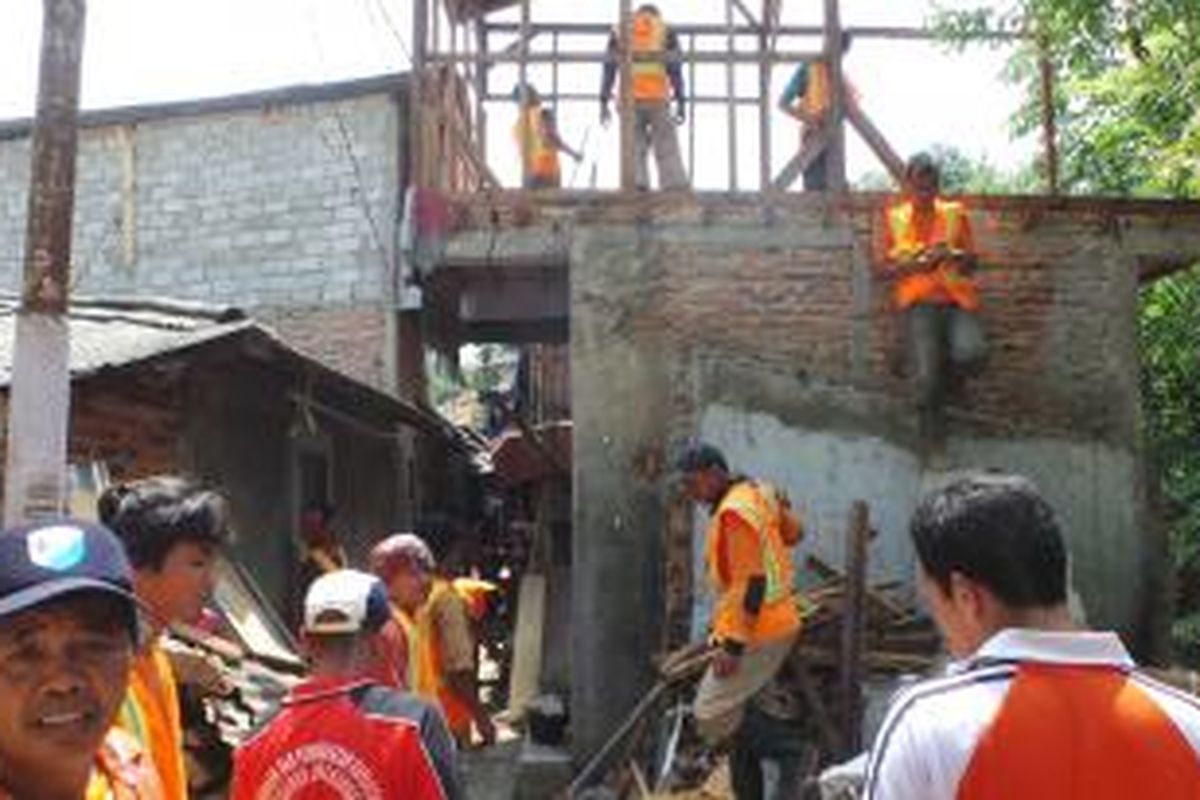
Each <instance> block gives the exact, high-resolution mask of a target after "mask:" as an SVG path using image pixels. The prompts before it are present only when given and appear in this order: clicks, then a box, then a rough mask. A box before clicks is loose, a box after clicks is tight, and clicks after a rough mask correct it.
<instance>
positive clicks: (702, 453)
mask: <svg viewBox="0 0 1200 800" xmlns="http://www.w3.org/2000/svg"><path fill="white" fill-rule="evenodd" d="M710 467H719V468H720V469H721V470H722V471H723V472H729V462H727V461H726V460H725V454H724V453H722V452H721V451H720V450H718V449H717V448H715V447H713V446H712V445H711V444H705V443H704V442H693V443H692V444H690V445H688V446H687V447H686V448H684V451H683V452H682V453H680V455H679V458H677V459H675V469H676V470H678V471H679V472H684V473H687V472H700V471H701V470H705V469H709V468H710Z"/></svg>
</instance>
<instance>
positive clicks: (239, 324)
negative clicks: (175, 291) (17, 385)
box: [0, 297, 257, 386]
mask: <svg viewBox="0 0 1200 800" xmlns="http://www.w3.org/2000/svg"><path fill="white" fill-rule="evenodd" d="M16 308H17V302H16V300H15V299H14V298H12V297H7V298H0V386H7V385H8V383H9V381H10V380H12V362H13V346H14V339H15V334H16V318H17V315H16ZM69 320H70V342H71V377H72V378H81V377H85V376H87V375H92V374H94V373H96V372H99V371H100V370H103V369H105V368H109V367H120V366H125V365H127V364H132V363H134V362H137V361H142V360H145V359H148V358H153V357H154V356H158V355H161V354H163V353H168V352H171V351H174V350H182V349H186V348H188V347H193V346H195V345H197V344H200V343H202V342H206V341H211V340H213V339H220V338H223V337H225V336H230V335H232V334H234V333H236V332H238V331H242V330H246V329H247V328H254V327H257V326H256V325H255V323H254V322H253V321H252V320H248V319H246V318H245V315H243V314H241V312H238V311H236V310H235V309H229V308H217V307H204V306H197V305H194V304H182V303H180V304H173V303H169V302H165V301H146V302H144V303H141V302H138V301H112V302H111V303H110V302H106V301H103V300H94V301H89V300H81V301H78V303H77V304H74V305H72V307H71V310H70V315H69Z"/></svg>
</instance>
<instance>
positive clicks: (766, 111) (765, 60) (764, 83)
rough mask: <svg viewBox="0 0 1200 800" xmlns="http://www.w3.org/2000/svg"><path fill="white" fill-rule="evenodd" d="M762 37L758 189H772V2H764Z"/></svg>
mask: <svg viewBox="0 0 1200 800" xmlns="http://www.w3.org/2000/svg"><path fill="white" fill-rule="evenodd" d="M762 18H763V24H762V35H761V36H760V37H759V39H758V52H759V55H760V56H761V60H760V61H759V63H758V188H759V191H767V190H768V189H770V188H771V122H772V120H771V51H772V50H773V49H774V48H775V39H774V37H773V36H772V35H771V34H772V31H773V29H774V27H773V17H772V14H771V0H763V8H762Z"/></svg>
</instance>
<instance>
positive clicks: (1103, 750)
mask: <svg viewBox="0 0 1200 800" xmlns="http://www.w3.org/2000/svg"><path fill="white" fill-rule="evenodd" d="M956 796H957V798H958V800H1001V798H1014V797H1019V798H1021V800H1084V799H1085V798H1086V800H1128V798H1146V799H1147V800H1149V798H1160V797H1161V798H1167V797H1172V798H1174V797H1180V798H1182V797H1200V761H1197V758H1196V753H1195V751H1194V750H1193V749H1192V747H1191V745H1190V744H1189V743H1188V741H1187V739H1186V738H1185V737H1184V736H1183V734H1182V733H1181V732H1180V731H1179V729H1178V728H1177V727H1176V726H1175V723H1174V722H1172V721H1171V719H1170V717H1168V716H1167V714H1166V713H1165V712H1164V711H1163V710H1162V709H1161V708H1160V707H1159V705H1158V703H1156V702H1155V700H1154V698H1153V697H1152V696H1151V695H1149V694H1148V693H1147V692H1146V690H1144V689H1142V688H1141V687H1140V686H1138V685H1137V684H1136V683H1135V682H1134V680H1133V679H1131V678H1130V677H1129V676H1128V675H1127V674H1125V673H1124V672H1123V671H1121V670H1119V669H1115V668H1112V667H1096V666H1075V665H1070V666H1064V665H1050V664H1023V665H1022V666H1021V667H1020V668H1019V669H1018V671H1017V676H1016V678H1015V679H1014V680H1013V683H1012V685H1011V686H1010V687H1009V689H1008V692H1007V693H1006V694H1005V697H1004V702H1003V703H1002V705H1001V706H1000V710H999V711H998V712H997V714H996V718H995V719H994V720H993V721H992V723H991V725H990V726H989V727H988V728H987V730H985V731H984V733H983V736H982V737H981V738H980V740H979V742H978V744H977V745H976V747H975V749H974V751H973V753H972V755H971V760H970V762H969V763H968V764H967V769H966V771H965V772H964V773H963V777H962V779H961V780H960V781H959V785H958V792H957V795H956Z"/></svg>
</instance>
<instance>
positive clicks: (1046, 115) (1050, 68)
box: [1038, 39, 1058, 195]
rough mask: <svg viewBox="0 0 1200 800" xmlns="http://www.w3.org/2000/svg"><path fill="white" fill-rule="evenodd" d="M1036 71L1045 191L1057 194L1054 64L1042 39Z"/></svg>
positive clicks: (1056, 126) (1048, 48)
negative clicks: (1037, 74)
mask: <svg viewBox="0 0 1200 800" xmlns="http://www.w3.org/2000/svg"><path fill="white" fill-rule="evenodd" d="M1039 50H1040V55H1039V57H1038V69H1039V70H1040V73H1041V74H1040V79H1041V95H1042V97H1041V100H1042V140H1043V146H1044V147H1045V148H1046V191H1047V193H1049V194H1052V195H1054V194H1058V125H1057V121H1056V119H1055V103H1054V62H1053V61H1051V59H1050V47H1049V45H1048V44H1047V43H1046V41H1045V40H1044V39H1043V40H1041V42H1040V43H1039Z"/></svg>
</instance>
